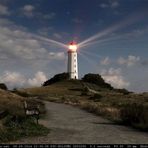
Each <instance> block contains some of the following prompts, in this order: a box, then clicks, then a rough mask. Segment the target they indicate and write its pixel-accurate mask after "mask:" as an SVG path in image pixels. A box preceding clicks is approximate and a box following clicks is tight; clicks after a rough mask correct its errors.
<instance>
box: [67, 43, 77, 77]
mask: <svg viewBox="0 0 148 148" xmlns="http://www.w3.org/2000/svg"><path fill="white" fill-rule="evenodd" d="M77 48H78V47H77V45H76V43H75V42H71V43H70V44H69V46H68V74H69V78H70V79H78V60H77Z"/></svg>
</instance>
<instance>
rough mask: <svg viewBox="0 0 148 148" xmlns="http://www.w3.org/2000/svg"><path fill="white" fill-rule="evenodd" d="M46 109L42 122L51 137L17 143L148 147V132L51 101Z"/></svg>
mask: <svg viewBox="0 0 148 148" xmlns="http://www.w3.org/2000/svg"><path fill="white" fill-rule="evenodd" d="M46 108H47V117H46V119H44V120H42V121H40V123H41V124H43V125H45V126H47V127H48V128H50V129H51V131H50V133H49V134H48V136H46V137H38V138H27V139H21V140H19V141H16V142H13V143H31V144H32V143H35V144H37V143H44V144H47V143H48V144H58V143H59V144H69V143H73V144H75V143H78V144H81V143H88V144H89V143H99V144H116V143H117V144H133V143H135V144H136V143H138V144H139V143H142V144H144V143H147V144H148V133H144V132H139V131H136V130H134V129H131V128H128V127H124V126H120V125H115V124H113V123H112V122H111V121H108V120H106V119H103V118H102V117H98V116H95V115H93V114H91V113H87V112H85V111H83V110H80V109H78V108H75V107H72V106H69V105H65V104H56V103H50V102H46Z"/></svg>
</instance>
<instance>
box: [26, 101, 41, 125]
mask: <svg viewBox="0 0 148 148" xmlns="http://www.w3.org/2000/svg"><path fill="white" fill-rule="evenodd" d="M24 109H25V114H26V116H32V117H35V118H36V120H37V124H38V120H39V115H40V111H39V106H37V107H29V106H28V104H27V102H26V101H25V102H24Z"/></svg>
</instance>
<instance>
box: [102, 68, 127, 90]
mask: <svg viewBox="0 0 148 148" xmlns="http://www.w3.org/2000/svg"><path fill="white" fill-rule="evenodd" d="M101 76H102V77H103V79H104V80H105V81H106V82H107V83H110V84H111V85H112V86H113V87H115V88H127V87H129V85H130V83H129V82H127V81H126V80H125V78H124V77H123V75H122V73H121V69H120V68H119V69H114V68H110V69H108V70H102V72H101Z"/></svg>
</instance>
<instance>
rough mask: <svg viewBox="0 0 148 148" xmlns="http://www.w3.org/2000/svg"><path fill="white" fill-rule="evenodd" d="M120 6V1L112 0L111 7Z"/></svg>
mask: <svg viewBox="0 0 148 148" xmlns="http://www.w3.org/2000/svg"><path fill="white" fill-rule="evenodd" d="M118 6H119V2H118V1H113V2H111V4H110V7H111V8H117V7H118Z"/></svg>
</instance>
